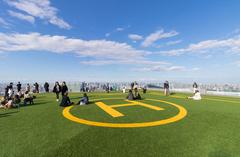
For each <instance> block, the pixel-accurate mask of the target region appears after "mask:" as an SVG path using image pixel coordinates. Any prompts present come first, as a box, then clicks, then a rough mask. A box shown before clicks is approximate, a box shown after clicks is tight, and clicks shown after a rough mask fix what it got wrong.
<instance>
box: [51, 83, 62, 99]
mask: <svg viewBox="0 0 240 157" xmlns="http://www.w3.org/2000/svg"><path fill="white" fill-rule="evenodd" d="M53 92H54V93H55V94H56V101H59V93H60V92H61V86H60V84H59V83H58V82H56V83H55V85H54V87H53Z"/></svg>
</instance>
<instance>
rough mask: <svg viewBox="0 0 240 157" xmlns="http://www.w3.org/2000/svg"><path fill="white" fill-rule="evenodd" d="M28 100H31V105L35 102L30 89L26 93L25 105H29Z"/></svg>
mask: <svg viewBox="0 0 240 157" xmlns="http://www.w3.org/2000/svg"><path fill="white" fill-rule="evenodd" d="M28 102H29V104H30V105H32V104H34V102H33V97H32V96H31V94H30V93H29V91H26V92H25V93H24V100H23V104H24V106H25V105H27V103H28Z"/></svg>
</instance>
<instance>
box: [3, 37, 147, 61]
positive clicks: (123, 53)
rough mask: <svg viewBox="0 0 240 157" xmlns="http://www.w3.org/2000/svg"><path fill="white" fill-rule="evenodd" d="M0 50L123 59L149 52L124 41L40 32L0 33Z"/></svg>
mask: <svg viewBox="0 0 240 157" xmlns="http://www.w3.org/2000/svg"><path fill="white" fill-rule="evenodd" d="M0 51H2V52H20V51H48V52H54V53H69V52H70V53H75V54H77V55H79V56H89V57H94V58H104V59H115V60H124V59H129V58H134V59H136V60H137V59H142V58H144V56H145V55H147V54H149V53H150V52H147V51H143V50H137V49H135V48H133V47H132V46H130V45H128V44H126V43H119V42H114V41H107V40H89V41H87V40H82V39H76V38H68V37H66V36H57V35H55V36H51V35H41V34H40V33H29V34H18V33H12V34H7V33H0Z"/></svg>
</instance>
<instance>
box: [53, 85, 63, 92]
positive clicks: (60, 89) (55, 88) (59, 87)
mask: <svg viewBox="0 0 240 157" xmlns="http://www.w3.org/2000/svg"><path fill="white" fill-rule="evenodd" d="M57 86H58V90H57ZM61 91H62V88H61V86H60V85H55V86H54V87H53V92H54V93H60V92H61Z"/></svg>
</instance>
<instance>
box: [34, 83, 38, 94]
mask: <svg viewBox="0 0 240 157" xmlns="http://www.w3.org/2000/svg"><path fill="white" fill-rule="evenodd" d="M34 86H35V93H39V84H38V83H37V82H36V83H35V84H34Z"/></svg>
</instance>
